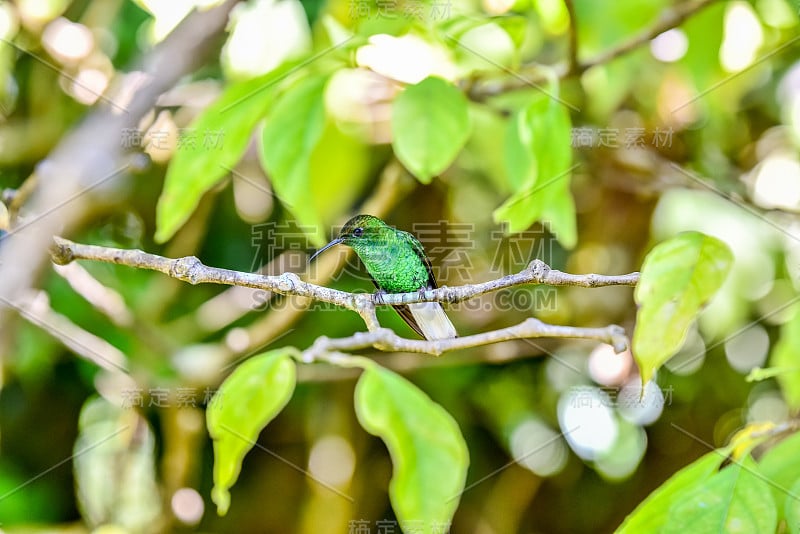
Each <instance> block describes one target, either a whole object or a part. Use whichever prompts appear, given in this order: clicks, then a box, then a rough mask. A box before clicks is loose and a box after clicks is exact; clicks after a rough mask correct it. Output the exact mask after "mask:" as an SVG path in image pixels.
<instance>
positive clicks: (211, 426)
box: [206, 349, 296, 515]
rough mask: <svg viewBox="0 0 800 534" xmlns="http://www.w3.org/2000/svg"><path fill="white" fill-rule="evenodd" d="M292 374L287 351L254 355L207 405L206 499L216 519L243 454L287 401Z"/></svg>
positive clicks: (225, 507) (225, 503) (222, 512)
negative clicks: (210, 453)
mask: <svg viewBox="0 0 800 534" xmlns="http://www.w3.org/2000/svg"><path fill="white" fill-rule="evenodd" d="M295 373H296V371H295V364H294V361H293V360H292V359H291V358H290V357H289V355H288V351H287V350H286V349H277V350H273V351H270V352H266V353H264V354H260V355H258V356H253V357H252V358H250V359H249V360H247V361H245V362H244V363H243V364H241V365H240V366H239V367H237V368H236V370H235V371H234V372H233V373H231V375H230V376H229V377H228V378H226V379H225V381H224V382H223V383H222V385H221V386H220V388H219V390H218V391H217V393H216V394H215V395H214V398H213V399H212V400H211V403H210V404H209V405H208V409H207V411H206V423H207V425H208V433H209V434H210V435H211V439H212V440H213V441H214V489H213V490H212V491H211V500H213V501H214V503H215V504H216V505H217V513H219V515H225V514H226V513H227V511H228V507H229V506H230V500H231V497H230V493H229V490H230V488H231V486H233V485H234V484H235V483H236V479H238V478H239V472H240V470H241V467H242V460H243V459H244V457H245V455H246V454H247V452H248V451H249V450H250V449H251V448H253V445H255V442H256V440H257V439H258V435H259V433H260V432H261V430H263V428H264V427H265V426H267V424H268V423H269V422H270V421H271V420H272V419H273V418H274V417H275V416H276V415H278V413H279V412H280V411H281V410H282V409H283V407H284V406H286V403H287V402H289V399H290V398H291V397H292V393H293V392H294V386H295Z"/></svg>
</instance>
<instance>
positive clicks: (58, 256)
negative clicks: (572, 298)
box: [52, 238, 639, 361]
mask: <svg viewBox="0 0 800 534" xmlns="http://www.w3.org/2000/svg"><path fill="white" fill-rule="evenodd" d="M55 241H56V244H55V246H54V247H53V249H52V256H53V261H54V262H55V263H57V264H61V265H64V264H68V263H70V262H71V261H74V260H94V261H103V262H109V263H116V264H118V265H126V266H129V267H136V268H140V269H149V270H153V271H158V272H161V273H164V274H166V275H168V276H171V277H173V278H176V279H178V280H183V281H185V282H189V283H191V284H200V283H213V284H226V285H231V286H244V287H251V288H257V289H265V290H268V291H272V292H275V293H279V294H282V295H295V296H300V297H307V298H311V299H314V300H318V301H321V302H326V303H329V304H333V305H336V306H339V307H342V308H345V309H348V310H352V311H355V312H357V313H358V314H359V315H360V316H361V318H362V319H363V320H364V323H365V324H366V326H367V329H368V332H359V333H356V334H354V335H353V336H350V337H346V338H340V339H330V338H327V337H321V338H319V339H318V340H317V341H316V342H315V343H314V344H313V345H312V347H311V348H309V349H308V350H307V351H306V353H304V359H307V360H308V361H317V360H319V359H321V358H324V355H325V354H330V353H333V352H338V351H347V350H358V349H363V348H369V347H374V348H376V349H379V350H384V351H404V352H414V353H423V354H433V355H439V354H442V353H443V352H447V351H451V350H456V349H465V348H470V347H477V346H482V345H488V344H492V343H498V342H500V341H507V340H512V339H527V338H539V337H555V338H579V339H592V340H596V341H602V342H604V343H608V344H610V345H612V346H613V347H614V349H615V350H617V351H619V352H621V351H623V350H625V349H626V348H627V346H628V340H627V337H626V336H625V332H624V330H623V329H622V328H621V327H619V326H616V325H610V326H607V327H604V328H580V327H572V326H556V325H549V324H546V323H543V322H541V321H539V320H538V319H533V318H530V319H527V320H525V321H523V322H522V323H519V324H517V325H514V326H510V327H508V328H501V329H498V330H493V331H490V332H484V333H480V334H475V335H471V336H465V337H459V338H455V339H447V340H436V341H428V340H417V339H406V338H403V337H400V336H398V335H397V334H395V333H394V332H393V331H392V330H390V329H387V328H382V327H381V326H380V323H379V321H378V317H377V314H376V307H377V306H388V305H393V304H400V303H405V304H408V303H414V302H451V303H452V302H460V301H464V300H467V299H470V298H473V297H476V296H479V295H483V294H486V293H489V292H493V291H498V290H501V289H506V288H510V287H514V286H520V285H525V284H546V285H554V286H564V285H567V286H580V287H602V286H619V285H624V286H633V285H636V283H637V282H638V281H639V273H630V274H624V275H618V276H608V275H598V274H583V275H578V274H570V273H564V272H561V271H557V270H554V269H550V267H549V266H547V265H546V264H545V263H544V262H542V261H540V260H534V261H533V262H531V264H530V265H529V266H528V267H527V268H526V269H524V270H523V271H521V272H519V273H517V274H512V275H508V276H504V277H502V278H499V279H497V280H491V281H489V282H484V283H480V284H468V285H463V286H458V287H442V288H439V289H435V290H429V291H424V292H415V293H403V294H388V295H387V294H384V295H381V296H380V297H379V298H376V295H373V294H367V293H348V292H345V291H339V290H336V289H331V288H327V287H322V286H318V285H315V284H311V283H308V282H303V281H302V280H300V278H299V277H298V276H297V275H296V274H294V273H283V274H281V275H278V276H267V275H263V274H259V273H245V272H240V271H232V270H229V269H220V268H216V267H209V266H207V265H204V264H203V263H202V262H201V261H200V260H199V259H197V258H196V257H194V256H190V257H185V258H177V259H170V258H165V257H163V256H158V255H156V254H150V253H147V252H144V251H141V250H124V249H115V248H109V247H101V246H96V245H84V244H79V243H74V242H72V241H68V240H66V239H62V238H56V239H55Z"/></svg>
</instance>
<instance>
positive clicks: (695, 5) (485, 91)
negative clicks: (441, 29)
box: [466, 0, 717, 102]
mask: <svg viewBox="0 0 800 534" xmlns="http://www.w3.org/2000/svg"><path fill="white" fill-rule="evenodd" d="M715 1H717V0H692V1H689V2H684V3H682V4H679V5H677V6H675V7H672V8H669V9H666V10H664V11H663V12H662V13H661V17H660V18H659V19H658V21H656V22H655V23H654V24H653V25H652V26H650V27H649V28H646V29H645V30H643V31H642V32H640V33H638V34H636V35H634V36H632V37H631V38H629V39H627V40H625V41H623V42H621V43H620V44H618V45H617V46H614V47H612V48H609V49H608V50H606V51H605V52H602V53H600V54H598V55H597V56H595V57H593V58H591V59H589V60H586V61H579V56H578V50H577V46H578V42H577V41H578V36H577V26H576V25H575V24H576V18H575V12H574V5H573V3H572V2H571V1H570V0H567V3H566V5H567V11H568V13H569V16H570V23H571V24H572V26H570V35H569V39H570V45H569V56H568V60H567V62H566V63H562V64H560V65H551V66H543V65H540V64H534V63H531V64H527V65H523V67H522V69H520V72H519V74H517V75H516V76H512V77H509V78H507V79H502V80H497V79H494V80H491V79H488V80H484V79H481V78H477V79H473V80H470V81H469V82H467V84H466V92H467V95H468V96H469V97H470V99H472V100H474V101H476V102H482V101H484V100H486V99H487V98H490V97H492V96H497V95H499V94H502V93H506V92H508V91H515V90H519V89H526V88H530V87H534V86H535V85H536V84H539V83H544V82H546V81H548V79H549V78H548V74H547V73H548V72H549V73H550V75H552V74H555V76H556V77H558V78H559V79H566V78H569V77H571V76H579V75H581V74H583V73H584V72H586V71H587V70H589V69H590V68H592V67H596V66H598V65H603V64H606V63H609V62H611V61H613V60H614V59H617V58H618V57H620V56H623V55H625V54H627V53H628V52H631V51H633V50H635V49H637V48H639V47H640V46H642V45H644V44H646V43H648V42H649V41H650V40H651V39H653V38H654V37H657V36H658V35H660V34H662V33H664V32H665V31H667V30H671V29H672V28H676V27H678V26H680V25H681V24H682V23H683V22H684V21H686V20H687V19H688V18H690V17H692V16H693V15H696V14H697V13H699V12H700V11H701V10H703V9H704V8H706V7H708V6H709V5H711V4H712V3H714V2H715Z"/></svg>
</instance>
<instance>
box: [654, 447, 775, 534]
mask: <svg viewBox="0 0 800 534" xmlns="http://www.w3.org/2000/svg"><path fill="white" fill-rule="evenodd" d="M777 526H778V514H777V511H776V509H775V501H774V500H773V498H772V494H771V493H770V491H769V484H768V483H767V481H766V480H765V479H764V476H763V475H762V474H761V473H759V472H758V465H756V463H755V462H754V461H753V459H752V458H750V457H749V456H748V457H746V458H745V459H744V460H742V461H741V462H737V463H734V464H732V465H729V466H728V467H725V468H724V469H722V470H721V471H719V472H717V473H715V474H714V475H713V476H711V477H710V478H708V479H707V480H705V481H704V482H703V483H702V484H697V485H695V486H694V487H691V488H687V490H686V491H685V492H683V493H682V495H681V497H680V498H679V499H678V501H676V502H675V503H674V504H673V505H672V506H671V507H670V510H669V515H668V517H667V522H666V523H665V524H664V526H663V527H662V529H661V530H660V532H662V533H664V534H671V533H676V534H685V533H686V532H693V533H697V534H706V533H708V534H712V533H713V534H731V533H742V534H748V533H751V532H775V529H776V528H777Z"/></svg>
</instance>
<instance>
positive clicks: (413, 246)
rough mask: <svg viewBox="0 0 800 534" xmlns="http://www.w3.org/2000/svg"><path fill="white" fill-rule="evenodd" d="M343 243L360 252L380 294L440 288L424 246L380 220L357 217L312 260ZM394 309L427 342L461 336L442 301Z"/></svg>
mask: <svg viewBox="0 0 800 534" xmlns="http://www.w3.org/2000/svg"><path fill="white" fill-rule="evenodd" d="M340 243H341V244H344V245H347V246H348V247H351V248H352V249H353V250H355V251H356V254H357V255H358V257H359V259H360V260H361V263H363V264H364V266H365V267H366V268H367V271H368V272H369V274H370V276H371V277H372V283H374V284H375V287H377V288H378V291H379V292H383V293H411V292H414V291H421V290H425V289H436V287H437V285H436V279H435V278H434V277H433V271H432V270H431V262H430V260H428V257H427V256H426V255H425V249H424V248H423V247H422V243H420V242H419V240H418V239H417V238H416V237H414V236H413V235H411V234H409V233H408V232H403V231H402V230H398V229H396V228H393V227H391V226H389V225H387V224H386V223H385V222H383V221H382V220H380V219H379V218H377V217H373V216H372V215H356V216H355V217H353V218H352V219H350V220H349V221H347V222H346V223H345V225H344V227H343V228H342V231H341V232H340V233H339V237H337V238H336V239H334V240H333V241H331V242H330V243H328V244H327V245H325V246H324V247H322V248H321V249H319V250H318V251H316V252H315V253H314V255H312V256H311V258H309V260H308V261H309V262H310V261H312V260H313V259H314V258H316V257H317V256H318V255H319V254H321V253H322V252H324V251H325V250H328V249H329V248H331V247H332V246H334V245H338V244H340ZM393 308H394V309H395V310H396V311H397V313H398V314H400V317H402V318H403V320H404V321H405V322H406V323H408V325H409V326H410V327H411V328H413V329H414V331H415V332H416V333H417V334H419V335H420V336H422V337H424V338H425V339H428V340H434V339H449V338H454V337H456V336H457V334H456V329H455V327H453V323H451V322H450V319H449V318H448V317H447V314H445V312H444V309H443V308H442V305H441V304H439V303H438V302H417V303H413V304H401V305H397V306H393Z"/></svg>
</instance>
